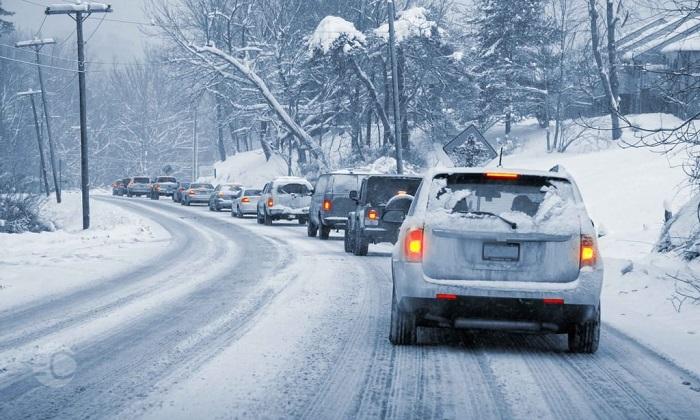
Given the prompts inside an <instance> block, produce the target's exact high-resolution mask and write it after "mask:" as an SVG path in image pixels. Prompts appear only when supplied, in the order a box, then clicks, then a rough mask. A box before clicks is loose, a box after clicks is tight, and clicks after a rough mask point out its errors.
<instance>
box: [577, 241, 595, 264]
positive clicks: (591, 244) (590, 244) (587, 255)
mask: <svg viewBox="0 0 700 420" xmlns="http://www.w3.org/2000/svg"><path fill="white" fill-rule="evenodd" d="M596 260H597V255H596V249H595V238H593V237H592V236H590V235H581V267H593V266H595V263H596Z"/></svg>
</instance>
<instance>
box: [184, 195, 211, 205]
mask: <svg viewBox="0 0 700 420" xmlns="http://www.w3.org/2000/svg"><path fill="white" fill-rule="evenodd" d="M185 200H186V201H189V202H190V203H209V197H198V196H196V195H195V196H191V195H188V196H185Z"/></svg>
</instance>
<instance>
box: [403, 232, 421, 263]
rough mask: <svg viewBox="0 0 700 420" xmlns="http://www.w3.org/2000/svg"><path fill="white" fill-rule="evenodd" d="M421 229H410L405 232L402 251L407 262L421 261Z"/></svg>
mask: <svg viewBox="0 0 700 420" xmlns="http://www.w3.org/2000/svg"><path fill="white" fill-rule="evenodd" d="M423 250H424V241H423V229H417V228H416V229H411V230H409V231H408V233H407V234H406V239H405V243H404V252H405V253H406V260H407V261H408V262H421V261H423Z"/></svg>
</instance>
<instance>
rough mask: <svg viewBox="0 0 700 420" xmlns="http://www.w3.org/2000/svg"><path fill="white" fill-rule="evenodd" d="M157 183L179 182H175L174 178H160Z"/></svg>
mask: <svg viewBox="0 0 700 420" xmlns="http://www.w3.org/2000/svg"><path fill="white" fill-rule="evenodd" d="M156 182H177V180H175V178H173V177H171V176H161V177H158V179H157V180H156Z"/></svg>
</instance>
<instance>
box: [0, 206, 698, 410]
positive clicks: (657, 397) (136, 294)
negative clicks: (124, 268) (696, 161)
mask: <svg viewBox="0 0 700 420" xmlns="http://www.w3.org/2000/svg"><path fill="white" fill-rule="evenodd" d="M100 199H101V200H105V201H108V202H110V203H114V204H116V205H119V206H123V207H124V208H126V209H128V210H130V211H135V212H139V213H140V214H141V215H143V216H145V217H149V218H153V219H155V220H156V221H157V222H158V223H160V224H161V225H162V226H163V227H164V228H165V229H166V230H167V231H168V232H169V233H170V235H171V236H172V238H173V239H172V243H171V247H170V250H169V251H168V253H167V254H166V255H162V256H160V257H159V258H158V261H153V262H152V263H151V264H148V265H143V266H139V265H137V266H135V267H134V269H133V272H132V273H130V274H128V275H120V276H119V277H116V278H111V279H107V280H101V281H100V282H97V283H94V284H91V285H90V286H89V287H86V288H84V289H81V290H78V291H74V292H71V293H70V294H67V295H64V296H58V297H54V298H52V299H50V300H47V301H40V302H35V303H33V304H31V305H27V306H25V307H24V308H22V309H21V310H18V309H14V310H9V311H6V312H0V418H25V417H32V418H46V417H63V418H67V417H71V418H75V417H78V418H85V417H114V416H117V417H151V418H178V417H180V418H201V417H270V418H277V417H307V418H330V417H332V418H338V417H340V418H347V417H391V418H409V417H410V418H455V417H460V418H464V417H467V418H476V417H479V418H484V417H486V418H492V417H499V418H504V417H505V418H532V417H535V416H536V417H542V418H571V417H586V418H588V417H606V418H609V417H612V418H623V417H624V418H647V417H651V418H697V416H698V413H700V378H697V377H696V376H693V375H691V374H690V373H688V372H685V371H683V370H681V369H679V368H678V367H676V366H675V365H673V364H672V363H670V362H668V361H666V360H665V359H663V358H662V357H660V356H659V355H657V354H655V353H653V352H652V351H650V350H648V349H646V348H645V347H642V346H640V345H639V344H637V343H635V342H634V341H632V340H630V339H628V338H626V337H625V336H624V335H622V334H621V333H619V332H617V331H615V330H612V329H611V328H608V327H606V328H604V330H603V336H602V339H601V348H600V350H599V352H598V353H597V354H595V355H592V356H591V355H573V354H569V353H567V352H566V351H565V348H566V343H565V339H564V337H551V336H549V337H539V336H519V335H504V334H480V335H471V334H466V333H451V332H445V331H437V330H429V331H422V332H421V334H420V335H419V338H420V341H421V343H422V344H423V345H421V346H415V347H400V348H399V347H392V346H391V345H390V344H389V342H388V340H387V334H388V325H389V303H390V294H391V280H390V272H389V260H388V258H387V257H388V253H387V252H386V251H388V248H386V247H384V248H382V247H378V248H376V249H380V250H382V251H384V252H374V253H372V252H371V253H370V256H368V257H364V258H363V257H354V256H351V255H348V254H345V253H344V252H343V250H342V242H341V241H340V238H339V237H337V236H336V237H334V239H335V240H331V241H327V242H323V241H319V240H318V239H309V238H307V237H306V230H305V229H304V228H302V227H300V226H298V225H296V224H295V223H294V224H293V223H289V224H285V223H280V224H279V225H276V226H275V227H266V226H260V225H257V224H256V223H255V220H253V219H247V220H238V219H232V218H231V217H229V215H228V213H219V214H214V213H210V212H208V211H207V210H206V208H201V207H200V208H185V207H180V206H178V205H175V204H173V203H172V202H170V201H159V202H152V201H148V200H138V199H135V200H127V199H112V198H100ZM370 251H372V249H370ZM47 275H50V273H47ZM56 354H59V355H62V357H63V359H62V360H64V363H63V364H62V365H61V366H59V367H58V368H57V369H54V370H57V371H58V372H55V371H54V372H53V373H52V372H51V371H50V367H46V366H44V365H42V364H41V363H42V361H43V360H45V359H47V356H51V355H56ZM66 358H67V359H68V360H69V361H73V364H72V365H71V363H66V362H65V359H66ZM61 369H63V370H61Z"/></svg>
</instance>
